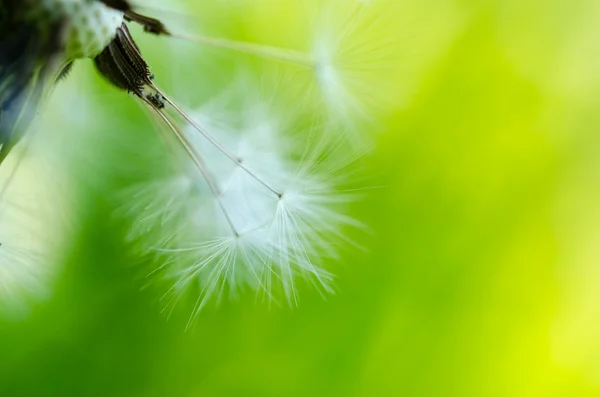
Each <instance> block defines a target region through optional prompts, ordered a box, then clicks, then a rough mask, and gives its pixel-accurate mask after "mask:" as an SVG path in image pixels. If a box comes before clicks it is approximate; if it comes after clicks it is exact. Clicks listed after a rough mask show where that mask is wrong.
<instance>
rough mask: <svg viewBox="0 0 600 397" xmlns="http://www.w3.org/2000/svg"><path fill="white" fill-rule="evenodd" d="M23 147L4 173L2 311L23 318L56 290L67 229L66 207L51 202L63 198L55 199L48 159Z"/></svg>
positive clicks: (0, 182)
mask: <svg viewBox="0 0 600 397" xmlns="http://www.w3.org/2000/svg"><path fill="white" fill-rule="evenodd" d="M23 149H24V148H23V147H19V148H18V150H17V149H16V152H15V155H13V156H10V157H9V158H8V159H7V161H6V162H4V163H3V167H2V172H0V186H1V188H0V315H1V316H8V317H17V318H19V317H22V316H24V315H26V314H27V313H28V311H29V310H30V308H31V305H32V304H34V303H35V302H39V301H41V300H44V299H45V298H47V297H48V295H49V294H50V292H51V283H52V279H53V277H54V273H55V270H56V269H55V262H54V260H53V258H55V253H56V252H55V249H56V247H57V246H60V242H59V236H62V235H63V234H62V232H64V224H62V223H61V222H59V221H58V219H59V216H58V215H59V214H62V210H61V209H60V208H56V207H54V208H52V207H51V206H52V203H54V204H55V205H56V204H57V203H60V202H61V201H60V200H58V201H55V199H56V198H57V196H56V194H57V191H56V189H55V186H53V185H52V184H50V183H45V182H46V181H50V180H52V179H51V177H50V176H49V175H44V174H45V173H46V170H47V164H45V165H42V164H40V163H39V161H36V160H34V157H33V156H27V155H26V154H25V153H23V152H24V150H23ZM30 150H32V149H31V148H30ZM38 160H39V157H38ZM44 167H46V168H44Z"/></svg>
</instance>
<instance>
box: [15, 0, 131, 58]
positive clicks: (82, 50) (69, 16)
mask: <svg viewBox="0 0 600 397" xmlns="http://www.w3.org/2000/svg"><path fill="white" fill-rule="evenodd" d="M24 1H26V2H32V5H31V6H30V7H29V8H28V9H29V10H31V11H30V14H29V18H35V19H36V20H37V21H46V22H47V23H48V24H51V23H56V22H59V21H60V22H62V23H63V24H64V28H63V32H62V34H63V37H64V40H65V41H64V42H65V56H66V58H67V60H74V59H79V58H93V57H94V56H96V55H98V54H99V53H100V52H101V51H102V50H103V49H104V48H105V47H106V46H107V45H108V44H109V43H110V42H111V41H112V40H113V39H114V37H115V34H116V32H117V28H118V27H120V26H121V24H122V23H123V13H122V12H120V11H117V10H114V9H112V8H110V7H108V6H107V5H105V4H104V3H102V2H101V1H88V0H24Z"/></svg>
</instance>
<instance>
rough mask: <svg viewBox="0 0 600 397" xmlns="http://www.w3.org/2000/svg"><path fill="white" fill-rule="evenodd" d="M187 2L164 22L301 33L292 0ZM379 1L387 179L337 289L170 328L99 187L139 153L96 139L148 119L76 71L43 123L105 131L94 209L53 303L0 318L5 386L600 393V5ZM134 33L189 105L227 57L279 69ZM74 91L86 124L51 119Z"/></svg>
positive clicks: (99, 145)
mask: <svg viewBox="0 0 600 397" xmlns="http://www.w3.org/2000/svg"><path fill="white" fill-rule="evenodd" d="M323 1H324V0H323ZM347 1H348V2H349V1H350V0H347ZM156 3H157V4H160V3H161V2H158V1H157V2H156ZM187 3H189V4H191V6H188V7H187V9H188V10H190V13H191V14H193V15H195V16H196V15H197V16H198V17H197V18H196V17H195V16H194V17H192V18H189V19H186V18H181V17H180V16H177V15H171V14H165V15H166V16H165V18H167V19H169V20H171V21H172V20H175V21H178V20H184V21H185V23H187V24H188V25H189V24H190V23H191V24H192V25H193V24H194V21H195V20H197V21H200V23H202V24H204V25H203V26H205V28H204V29H203V30H204V31H207V32H211V33H213V34H223V35H225V36H228V37H238V38H243V37H246V38H248V39H252V40H256V41H262V42H269V43H273V44H282V45H284V44H289V43H293V41H294V37H297V35H298V34H299V33H298V32H302V29H303V25H302V24H301V23H300V22H298V17H297V11H298V10H299V9H300V8H302V7H300V6H299V5H298V4H299V3H298V2H293V1H291V0H289V1H288V0H285V1H284V0H281V1H267V0H262V1H236V2H233V1H232V2H218V1H206V2H202V3H203V4H202V5H200V4H197V5H196V4H195V2H193V1H191V0H190V1H188V2H187ZM228 3H231V4H228ZM292 3H293V4H292ZM310 3H314V4H318V3H319V1H311V2H310ZM374 3H377V1H376V0H374ZM391 4H392V5H391V10H392V11H388V12H392V13H395V14H390V15H386V18H385V19H386V21H385V22H384V23H383V25H382V26H378V27H377V28H382V29H383V28H385V29H389V37H390V38H394V39H395V40H394V44H393V45H394V52H395V54H391V55H395V56H397V57H398V58H399V59H401V61H400V62H398V63H395V65H401V67H398V68H397V69H396V70H389V71H388V72H387V73H388V74H386V75H381V76H377V78H375V79H374V81H372V82H370V83H372V84H375V86H376V87H377V88H379V87H381V86H382V87H387V89H388V90H389V92H385V93H383V97H385V98H387V99H389V100H390V101H388V102H387V103H386V106H384V107H383V108H382V109H380V111H379V113H378V114H377V117H378V118H379V119H378V120H377V121H378V123H377V127H372V128H373V130H384V131H379V132H378V133H377V135H376V136H375V140H376V141H377V145H376V148H375V152H374V153H373V155H371V156H368V157H367V158H365V159H364V162H366V163H367V165H366V167H367V168H368V169H367V174H369V175H371V179H370V180H369V183H372V184H373V186H382V188H380V189H377V190H374V191H373V192H372V193H370V195H369V196H368V197H367V198H366V199H365V200H364V201H363V202H360V203H357V204H356V206H355V208H354V211H355V215H356V217H357V218H359V219H361V220H363V221H364V222H365V223H366V224H368V225H369V226H370V227H371V229H372V230H373V233H372V236H361V237H359V238H360V239H362V240H361V243H362V244H363V245H365V246H367V247H368V252H361V251H359V252H357V251H356V250H352V249H349V250H348V251H347V252H346V253H345V256H344V258H343V260H342V261H341V263H331V264H330V265H331V269H332V270H333V272H334V273H335V274H336V275H337V282H336V289H337V291H338V293H337V294H336V295H334V296H331V297H328V298H327V299H326V300H323V299H322V298H321V297H320V296H319V295H318V294H317V293H316V292H315V291H313V290H311V289H310V288H302V289H301V291H300V294H301V295H300V296H301V300H300V304H299V307H298V308H288V307H286V306H285V305H283V306H281V307H278V306H272V307H269V305H267V304H263V303H260V302H258V303H257V302H255V298H254V295H253V294H252V293H251V292H248V293H247V295H246V296H244V297H242V298H241V299H239V300H238V301H234V302H229V301H226V302H223V303H222V304H221V305H220V306H215V305H212V306H211V307H209V308H208V309H207V310H205V311H203V312H202V313H201V314H200V316H199V318H198V319H197V323H196V327H195V329H194V330H190V331H187V332H186V331H185V324H186V322H187V315H188V314H189V312H186V311H185V310H181V311H177V312H176V313H175V314H174V315H173V317H171V318H170V319H169V320H168V321H167V320H166V319H165V317H164V316H162V315H161V314H160V313H159V312H160V309H161V304H160V302H158V299H159V297H160V294H158V293H157V291H156V290H154V289H153V288H148V289H143V290H141V291H140V289H141V286H143V285H144V283H145V281H144V280H143V276H144V272H143V271H142V270H141V269H140V268H138V267H136V264H135V263H134V262H135V259H132V257H131V256H130V255H129V254H127V253H126V252H125V250H124V246H123V244H122V243H121V240H122V235H123V233H124V232H123V228H124V225H120V224H119V223H118V222H114V221H113V219H112V217H111V215H110V214H111V213H112V211H113V209H112V208H110V205H109V204H108V202H107V201H106V200H105V199H104V198H103V197H102V194H101V193H99V192H102V191H103V189H105V188H110V186H113V185H114V186H118V185H120V184H123V183H126V182H127V181H126V180H115V179H114V178H115V177H114V175H121V174H119V172H117V171H115V170H116V169H119V168H120V166H121V165H123V166H126V165H127V161H128V160H130V161H132V160H131V159H128V158H123V157H121V155H122V154H123V153H127V151H128V150H129V151H131V148H115V147H114V142H116V141H115V140H114V136H115V135H117V134H115V133H112V134H111V133H108V132H107V131H111V132H115V131H118V132H119V134H129V135H130V136H132V141H133V142H134V143H135V142H136V140H137V139H144V137H146V136H149V137H150V136H151V137H155V136H156V134H155V127H154V125H153V124H152V123H151V122H150V120H149V118H148V115H147V114H146V113H144V112H142V111H141V110H140V109H139V107H137V106H136V105H135V103H134V101H133V99H132V98H131V97H127V96H126V95H124V94H122V93H120V92H117V91H116V90H114V89H113V88H112V87H109V86H108V85H107V84H106V83H104V82H103V81H102V80H101V79H100V78H99V77H97V76H96V75H95V72H94V71H93V68H92V66H91V63H89V62H82V64H81V65H79V66H78V68H77V70H76V71H75V73H74V75H73V76H72V79H71V80H70V81H67V82H65V83H63V84H61V86H60V87H59V88H58V89H57V91H56V93H55V95H54V96H53V98H52V99H51V103H50V104H49V106H48V108H49V109H50V111H49V112H48V113H50V114H46V115H45V116H44V117H46V119H47V120H48V125H47V127H46V128H47V129H49V130H52V129H57V130H67V131H69V130H70V131H72V134H73V135H77V132H78V131H83V129H85V134H86V135H87V136H94V134H95V136H96V138H94V140H93V142H92V143H90V142H89V141H88V142H87V143H84V144H82V145H88V146H89V147H93V148H94V150H91V149H88V150H89V153H90V156H93V157H94V158H95V159H96V160H97V159H100V160H98V161H100V163H99V164H101V165H102V166H101V167H100V169H101V170H102V171H100V174H99V175H96V179H98V181H97V183H96V184H93V185H94V186H93V187H90V188H89V189H87V190H86V189H81V190H82V191H85V192H84V193H82V195H85V200H84V201H85V202H86V203H88V206H85V205H84V206H82V207H83V208H78V209H77V211H78V214H81V215H79V216H78V220H79V222H78V225H77V226H76V227H77V231H76V232H75V233H74V235H75V236H76V238H74V239H73V241H70V242H69V245H70V247H65V251H67V252H68V254H67V258H66V259H65V264H64V266H63V269H62V272H61V275H60V277H59V281H58V286H57V288H56V291H55V294H54V296H53V297H52V299H50V300H49V301H48V302H46V303H45V304H40V305H38V306H36V307H35V308H34V310H33V312H32V313H31V315H30V316H29V317H28V318H26V319H23V320H18V321H12V322H11V321H7V322H3V323H0V396H7V397H8V396H11V397H12V396H20V395H31V396H34V395H35V396H96V395H97V396H128V397H130V396H144V397H147V396H338V395H339V396H411V397H412V396H415V397H416V396H424V397H429V396H432V397H438V396H448V397H450V396H477V397H480V396H485V397H492V396H498V397H506V396H511V397H520V396H522V397H537V396H540V397H541V396H543V397H550V396H551V397H563V396H564V397H572V396H582V397H588V396H600V326H599V325H598V324H600V292H598V291H600V270H599V269H600V249H599V248H598V247H600V205H599V204H598V202H599V200H598V197H600V160H599V159H600V112H599V109H600V68H599V66H600V40H598V38H600V24H599V23H598V21H600V3H598V2H597V1H592V0H581V1H576V2H573V1H566V0H552V1H541V0H528V1H514V0H497V1H491V2H490V1H475V0H465V1H450V0H427V1H425V2H419V1H407V0H391ZM159 7H161V8H162V9H168V8H169V7H170V6H169V4H167V3H164V4H162V5H160V6H159ZM306 7H308V8H310V6H306ZM373 7H377V4H375V5H374V6H373ZM150 9H152V8H150ZM177 9H178V10H182V9H186V8H183V7H179V8H177ZM178 18H179V19H178ZM194 18H196V19H194ZM190 19H191V22H190ZM390 20H392V21H394V20H395V21H397V23H390ZM375 32H376V34H378V35H380V34H381V32H378V31H377V30H375ZM135 33H136V35H138V36H139V35H140V33H141V32H140V31H139V30H136V31H135ZM306 33H307V32H306V31H305V32H304V34H306ZM376 37H381V36H376ZM140 44H141V47H142V50H143V51H144V53H145V54H147V56H148V59H149V61H150V63H151V64H152V65H153V71H154V72H155V73H156V75H157V81H158V82H159V84H161V85H163V86H164V87H165V89H166V90H167V91H168V92H172V93H173V96H174V97H176V98H180V100H181V101H183V102H184V103H186V104H187V105H194V104H198V103H201V102H202V101H203V100H205V99H207V98H209V97H211V95H214V94H215V93H216V92H218V91H219V88H222V87H224V86H226V84H227V81H229V80H230V79H231V78H232V76H233V75H234V74H235V73H234V70H235V68H236V62H238V59H239V60H240V61H239V62H242V61H243V62H250V63H253V62H255V63H253V67H254V71H253V73H257V76H260V75H261V73H268V72H269V71H270V70H271V69H269V66H265V65H266V64H263V63H262V62H261V61H252V60H250V61H249V60H248V57H245V58H243V57H240V58H236V56H232V55H230V54H228V53H227V52H224V51H218V50H206V51H202V50H199V49H198V47H196V46H192V45H188V44H184V45H181V47H177V48H170V46H171V43H170V42H168V41H165V40H163V39H156V38H153V37H144V38H142V39H140ZM194 49H196V50H195V52H194ZM263 68H264V69H263ZM198 71H202V73H198ZM209 71H210V74H209V75H206V73H209ZM382 82H383V85H381V84H382ZM377 84H380V85H377ZM279 88H280V90H282V91H283V93H282V95H284V96H285V94H286V93H285V90H286V87H284V86H282V87H279ZM292 89H293V87H289V90H292ZM384 89H385V88H384ZM290 92H292V91H290ZM293 95H294V94H293V93H290V96H293ZM84 96H88V97H91V98H93V99H90V100H91V101H93V103H94V105H93V108H92V109H91V110H92V111H93V112H92V113H91V114H89V115H88V116H81V117H80V118H83V120H79V119H78V120H74V121H72V122H71V121H70V120H69V118H65V116H64V115H62V114H58V113H57V112H56V109H58V108H59V104H60V103H63V104H64V103H67V104H68V103H75V102H77V98H78V97H84ZM292 99H293V98H286V99H285V100H286V101H292ZM53 111H55V112H54V113H53ZM103 137H104V138H103ZM149 139H154V138H149ZM82 140H85V139H82ZM65 144H66V145H67V146H68V145H69V144H73V145H76V144H75V143H65ZM140 145H141V144H140ZM142 146H143V145H142ZM120 153H121V155H120ZM141 154H142V155H143V152H142V153H141ZM96 160H94V161H96ZM102 161H104V162H102ZM136 161H137V160H136ZM90 169H94V168H93V167H90Z"/></svg>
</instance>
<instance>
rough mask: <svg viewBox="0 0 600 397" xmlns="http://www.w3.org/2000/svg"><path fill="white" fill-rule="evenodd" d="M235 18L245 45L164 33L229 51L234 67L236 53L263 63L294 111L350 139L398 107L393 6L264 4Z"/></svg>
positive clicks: (386, 2) (313, 0)
mask: <svg viewBox="0 0 600 397" xmlns="http://www.w3.org/2000/svg"><path fill="white" fill-rule="evenodd" d="M236 12H237V13H239V15H237V14H236V15H237V18H238V19H239V20H240V23H242V24H244V26H245V28H246V29H245V30H246V31H247V32H248V35H247V36H246V37H244V39H243V40H237V39H232V38H227V37H219V35H218V34H216V33H215V32H201V33H198V32H195V33H189V32H179V31H178V29H177V28H173V29H170V31H171V33H172V36H173V37H175V38H182V39H185V40H188V41H193V42H196V43H198V44H200V45H202V46H208V47H217V48H222V49H226V50H232V51H233V53H232V54H234V55H233V56H235V57H236V62H239V60H241V59H242V58H240V55H239V53H245V54H249V55H251V56H253V57H255V58H257V59H258V58H264V59H265V60H267V62H263V63H261V64H260V68H261V69H262V71H263V73H266V74H272V73H276V74H278V75H282V76H283V77H282V78H281V80H282V84H285V86H286V92H287V93H288V95H289V96H290V97H294V98H295V99H296V101H297V106H301V107H303V108H304V110H306V111H310V112H313V113H318V114H322V115H324V116H326V117H328V118H329V119H330V120H331V121H336V122H340V123H341V124H343V126H344V127H345V128H346V130H347V132H349V131H351V132H353V133H354V134H355V135H356V133H360V130H361V129H362V126H361V125H360V124H361V123H363V122H365V121H366V122H372V121H374V120H376V119H377V118H378V116H380V115H381V114H382V112H385V111H387V110H389V109H392V108H394V107H395V106H396V102H397V100H398V97H399V96H400V90H401V89H400V87H397V86H396V85H395V82H397V81H399V80H398V79H394V78H392V76H394V75H395V74H397V73H398V71H399V70H401V69H402V63H401V59H400V57H399V56H398V54H397V51H398V48H397V45H396V44H397V43H396V41H397V38H398V34H397V31H398V29H399V23H400V22H401V20H400V21H399V15H398V14H399V10H398V7H397V6H396V5H395V3H394V2H393V1H390V0H379V1H368V2H364V1H351V0H332V1H328V2H322V1H319V0H309V1H306V2H293V1H284V2H273V1H269V0H262V1H253V2H251V3H248V4H247V5H246V6H245V7H241V8H239V9H238V10H237V11H236ZM236 15H233V17H235V16H236ZM235 53H237V54H235ZM353 138H356V136H354V137H353Z"/></svg>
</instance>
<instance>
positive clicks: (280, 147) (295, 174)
mask: <svg viewBox="0 0 600 397" xmlns="http://www.w3.org/2000/svg"><path fill="white" fill-rule="evenodd" d="M339 4H342V3H339ZM368 7H370V5H369V4H366V3H360V2H347V3H345V8H343V9H339V8H338V9H337V11H338V12H342V13H343V14H344V15H347V17H344V18H342V21H341V22H340V21H337V20H336V19H331V18H332V17H333V14H331V12H332V9H331V8H330V7H323V8H322V10H323V14H322V15H320V17H321V22H322V23H319V24H316V25H315V26H317V25H318V28H319V29H316V30H315V32H313V34H309V35H308V36H309V38H310V40H309V43H308V45H307V48H308V50H307V51H304V52H303V51H300V50H296V49H290V48H281V47H275V46H267V45H262V44H256V43H249V42H238V41H234V40H229V39H223V38H211V37H208V36H195V37H192V39H193V40H194V41H196V42H199V43H202V44H205V45H212V46H216V47H222V48H226V49H229V50H234V51H237V52H243V53H246V54H251V55H254V56H259V57H263V58H266V59H269V60H271V61H274V63H279V66H278V67H277V70H278V72H279V73H280V75H279V76H277V77H274V76H270V77H273V80H274V81H277V83H276V84H275V86H276V87H277V88H278V89H280V90H285V89H286V88H289V87H290V84H287V82H288V81H289V82H291V84H293V83H294V81H293V77H290V76H294V75H296V76H298V74H297V73H296V74H295V71H297V70H298V67H300V68H303V69H304V70H305V71H307V72H309V73H310V75H311V79H310V80H309V81H306V80H302V81H303V82H302V83H299V84H303V85H304V88H303V89H302V90H301V91H302V97H301V98H298V100H297V101H296V102H293V101H292V102H288V101H285V100H284V101H282V103H278V100H276V99H274V98H275V97H277V93H276V94H275V95H273V99H272V100H265V98H266V97H268V95H261V94H259V93H260V92H261V89H260V88H257V85H260V84H258V83H253V81H254V82H256V81H257V80H260V79H263V80H264V75H259V76H257V75H256V74H253V73H256V72H255V71H254V72H250V71H246V72H241V73H240V74H241V76H242V77H239V78H238V79H237V80H236V81H235V83H233V84H232V85H231V87H228V88H227V89H225V90H223V94H222V95H221V96H220V97H218V98H216V99H214V100H212V101H209V102H208V103H205V104H203V105H202V106H200V107H199V108H197V109H196V110H195V111H192V112H189V113H190V114H191V115H190V116H188V115H187V114H186V113H185V112H183V114H182V113H181V112H180V110H181V109H180V108H179V107H178V106H177V105H175V104H174V103H169V102H170V100H169V99H167V103H168V104H170V105H173V106H172V107H170V109H169V106H168V107H167V111H165V112H162V114H163V117H166V119H167V120H168V121H167V123H168V124H171V127H170V128H171V129H172V130H173V132H175V134H174V135H175V136H179V138H178V140H179V143H181V144H182V147H176V153H177V154H178V155H180V156H176V161H175V162H174V166H173V168H172V171H173V172H171V173H169V174H168V175H166V176H164V175H163V176H161V177H160V178H155V179H153V180H151V181H146V182H145V183H143V184H142V185H141V186H134V187H132V188H131V189H129V190H128V191H126V192H125V194H124V197H126V200H127V203H128V204H127V206H126V211H125V213H126V214H127V215H128V216H130V217H131V218H132V222H131V224H132V227H131V230H130V238H131V240H132V241H135V242H136V244H137V246H138V247H139V248H141V249H143V251H144V252H146V253H149V254H151V255H152V256H154V257H155V258H157V259H158V260H159V261H158V263H159V265H158V266H157V268H156V269H155V270H154V271H153V272H152V273H151V274H152V276H153V277H160V278H161V279H162V280H164V279H167V280H170V288H168V291H167V293H166V294H165V297H164V298H165V300H166V301H167V307H170V306H171V305H172V304H174V303H176V302H178V301H179V300H180V299H181V298H182V297H183V296H184V295H186V294H187V293H188V292H192V293H193V294H195V296H196V298H197V299H196V305H195V308H194V311H193V313H194V316H192V319H193V318H194V317H195V315H196V314H197V313H198V311H199V310H201V309H202V307H204V306H205V305H206V303H207V302H208V301H209V300H211V299H213V298H214V299H217V300H218V299H220V298H221V297H222V296H223V295H224V294H230V295H232V296H236V295H237V294H238V291H240V290H241V289H251V290H255V291H257V292H258V293H259V294H262V295H263V296H265V297H266V298H267V299H268V300H275V301H278V300H279V298H280V296H282V297H283V298H284V300H286V301H288V302H289V303H290V304H296V303H297V295H296V291H297V283H299V282H300V281H302V282H309V283H312V284H313V285H315V286H316V287H317V289H319V290H320V291H323V292H332V291H333V289H332V279H333V277H332V275H331V274H330V273H329V272H328V271H327V270H326V269H325V267H326V262H327V261H328V259H330V258H338V256H339V250H340V248H341V247H342V246H344V245H355V244H354V242H353V241H351V240H350V239H349V238H348V237H346V232H347V229H348V228H356V227H362V225H361V224H360V222H359V221H357V220H356V219H354V218H353V217H352V216H350V215H348V213H347V211H348V206H349V204H350V203H351V202H352V201H353V200H354V199H355V198H356V195H355V194H354V193H350V192H351V191H352V192H356V190H352V189H348V186H349V185H351V180H352V178H353V175H352V173H351V171H350V170H351V169H352V168H353V166H354V165H356V164H355V163H356V160H357V159H360V158H361V156H362V155H363V154H364V153H365V152H366V148H365V147H364V144H365V142H366V141H367V142H368V140H364V139H360V140H355V139H354V138H355V134H348V131H349V130H352V129H353V127H355V126H358V125H359V124H360V123H361V122H362V121H363V120H365V119H366V118H368V115H369V112H370V111H372V110H373V108H372V106H371V105H372V103H373V102H375V101H376V100H377V99H376V98H375V95H376V94H377V93H376V92H375V93H374V92H372V88H379V87H370V86H369V82H370V81H375V80H376V79H378V78H381V76H380V75H376V76H372V75H371V74H372V73H376V74H377V73H378V71H377V68H376V65H377V63H378V62H380V59H378V58H377V57H381V49H382V48H383V47H384V46H385V45H386V43H385V37H384V38H382V41H379V42H377V41H373V38H372V37H370V38H361V37H360V30H361V29H362V28H364V26H362V25H361V23H364V20H363V19H362V18H363V17H362V16H363V15H371V16H372V15H373V14H372V12H371V11H370V10H368V12H367V11H365V8H368ZM366 31H367V33H368V31H369V29H368V27H367V29H366ZM336 35H337V36H336ZM175 36H177V34H176V33H175ZM181 37H184V35H181ZM370 56H371V57H373V58H372V59H371V60H369V59H370V58H369V57H370ZM376 58H377V59H376ZM286 65H289V66H290V68H291V69H292V70H293V71H292V73H289V74H288V73H286V69H285V67H286ZM281 76H283V77H281ZM283 96H285V95H283ZM286 103H287V104H286ZM173 110H175V111H173ZM178 113H179V114H178ZM182 116H183V117H182ZM340 120H342V121H343V123H340V122H339V121H340ZM182 123H183V124H182ZM181 125H185V127H181ZM357 128H358V127H357ZM177 130H180V131H177ZM354 132H355V131H354ZM169 141H170V143H169V146H171V147H172V145H171V144H172V143H174V142H175V145H177V143H176V142H177V140H173V141H174V142H171V140H169ZM357 142H359V143H360V144H359V145H357V144H356V143H357ZM363 187H364V186H363Z"/></svg>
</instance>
